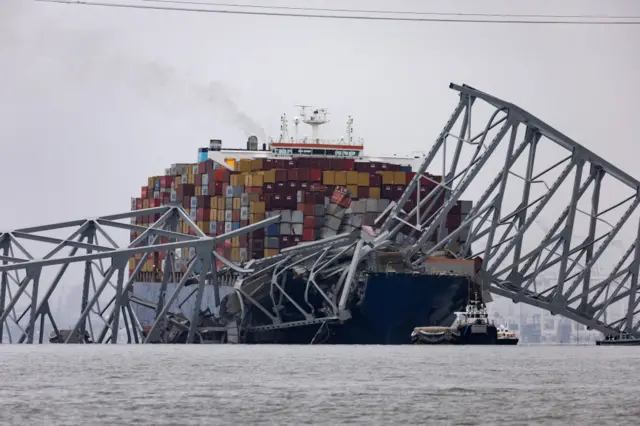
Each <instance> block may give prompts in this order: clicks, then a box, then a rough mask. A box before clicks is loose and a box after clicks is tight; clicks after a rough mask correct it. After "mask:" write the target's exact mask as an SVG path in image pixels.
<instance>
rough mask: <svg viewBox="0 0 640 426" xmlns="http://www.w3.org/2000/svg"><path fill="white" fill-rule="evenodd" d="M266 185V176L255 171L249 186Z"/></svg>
mask: <svg viewBox="0 0 640 426" xmlns="http://www.w3.org/2000/svg"><path fill="white" fill-rule="evenodd" d="M262 185H264V176H263V175H262V173H253V174H252V175H251V184H250V185H249V186H262Z"/></svg>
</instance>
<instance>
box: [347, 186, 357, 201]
mask: <svg viewBox="0 0 640 426" xmlns="http://www.w3.org/2000/svg"><path fill="white" fill-rule="evenodd" d="M347 189H348V190H349V192H350V193H351V196H352V197H353V198H358V185H347Z"/></svg>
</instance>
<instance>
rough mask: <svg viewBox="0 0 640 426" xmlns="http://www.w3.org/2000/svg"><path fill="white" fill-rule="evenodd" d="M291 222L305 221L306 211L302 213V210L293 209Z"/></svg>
mask: <svg viewBox="0 0 640 426" xmlns="http://www.w3.org/2000/svg"><path fill="white" fill-rule="evenodd" d="M291 223H304V213H302V212H301V211H300V210H294V211H292V212H291Z"/></svg>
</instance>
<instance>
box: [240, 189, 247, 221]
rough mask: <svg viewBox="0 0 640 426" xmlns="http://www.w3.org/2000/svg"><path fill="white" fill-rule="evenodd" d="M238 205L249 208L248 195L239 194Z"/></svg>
mask: <svg viewBox="0 0 640 426" xmlns="http://www.w3.org/2000/svg"><path fill="white" fill-rule="evenodd" d="M240 205H241V206H243V207H246V206H249V194H247V193H246V192H243V193H242V194H240ZM243 220H244V219H243Z"/></svg>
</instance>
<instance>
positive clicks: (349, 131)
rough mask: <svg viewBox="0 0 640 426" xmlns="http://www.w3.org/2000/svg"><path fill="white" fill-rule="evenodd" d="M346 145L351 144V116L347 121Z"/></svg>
mask: <svg viewBox="0 0 640 426" xmlns="http://www.w3.org/2000/svg"><path fill="white" fill-rule="evenodd" d="M347 143H348V144H349V145H351V144H353V118H351V116H349V119H348V120H347Z"/></svg>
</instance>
